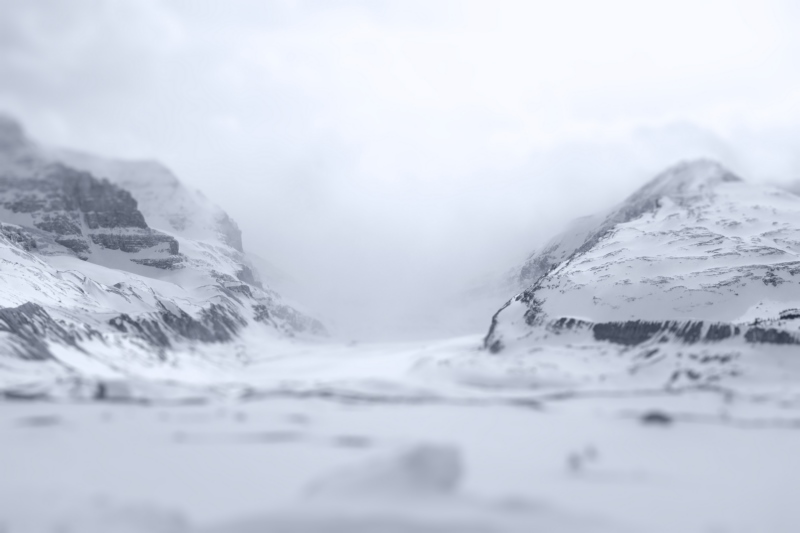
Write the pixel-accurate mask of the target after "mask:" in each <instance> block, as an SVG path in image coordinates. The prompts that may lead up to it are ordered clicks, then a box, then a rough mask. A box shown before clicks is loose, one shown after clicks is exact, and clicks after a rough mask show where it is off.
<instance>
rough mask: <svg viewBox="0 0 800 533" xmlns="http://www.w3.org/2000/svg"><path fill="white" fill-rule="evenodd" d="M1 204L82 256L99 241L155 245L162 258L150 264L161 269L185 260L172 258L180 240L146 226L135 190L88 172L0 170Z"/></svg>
mask: <svg viewBox="0 0 800 533" xmlns="http://www.w3.org/2000/svg"><path fill="white" fill-rule="evenodd" d="M0 207H2V208H4V209H6V210H7V211H8V212H10V215H9V217H8V218H10V219H12V220H13V221H14V222H18V223H19V224H20V225H29V226H32V227H33V228H36V229H38V230H41V231H42V232H45V233H48V234H50V235H52V236H53V237H54V241H55V242H56V243H58V244H60V245H62V246H64V247H66V248H68V249H69V250H71V251H72V252H74V253H75V254H76V255H78V256H79V257H81V258H82V259H87V258H88V257H89V255H90V254H91V250H92V248H93V245H94V246H98V247H100V248H103V249H108V250H119V251H122V252H128V253H136V252H140V251H142V250H145V249H154V250H153V251H154V252H155V253H156V254H157V255H159V256H161V257H155V258H152V259H153V261H152V262H151V263H150V265H151V266H156V267H158V268H174V267H175V266H177V265H178V264H179V263H180V261H179V260H177V259H175V258H173V259H170V256H177V255H178V252H179V250H178V242H177V241H176V240H175V239H174V238H173V237H170V236H169V235H166V234H163V233H160V232H157V231H155V230H152V229H150V228H149V227H148V226H147V223H146V222H145V219H144V216H143V215H142V213H141V212H140V211H139V210H138V208H137V204H136V200H134V199H133V197H132V196H131V195H130V193H128V192H127V191H125V190H124V189H121V188H120V187H118V186H116V185H114V184H112V183H110V182H109V181H107V180H102V179H97V178H95V177H94V176H92V175H91V174H89V173H87V172H81V171H78V170H74V169H72V168H69V167H67V166H64V165H61V164H58V163H53V164H49V165H45V166H44V167H43V168H41V169H38V170H37V171H36V172H35V173H34V175H32V176H19V175H15V174H14V173H13V172H8V173H5V174H0ZM32 238H33V237H32ZM34 241H35V239H34ZM160 245H164V246H162V247H160V248H158V249H157V247H159V246H160Z"/></svg>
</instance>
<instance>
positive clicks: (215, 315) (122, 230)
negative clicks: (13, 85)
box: [0, 118, 324, 360]
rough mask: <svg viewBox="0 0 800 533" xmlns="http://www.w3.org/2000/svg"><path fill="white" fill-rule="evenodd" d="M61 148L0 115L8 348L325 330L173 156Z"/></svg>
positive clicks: (3, 313) (2, 290) (1, 346)
mask: <svg viewBox="0 0 800 533" xmlns="http://www.w3.org/2000/svg"><path fill="white" fill-rule="evenodd" d="M60 153H62V154H63V153H64V152H58V151H55V150H46V149H44V148H41V147H39V146H38V145H36V144H35V143H32V142H31V141H29V140H28V139H27V138H25V135H24V132H23V130H22V128H21V127H20V126H19V125H18V124H16V123H14V122H13V121H11V120H10V119H5V118H3V119H1V120H0V355H8V354H12V355H16V356H17V357H22V358H23V359H33V360H49V359H52V358H53V357H54V355H53V354H55V353H58V352H59V350H62V351H63V350H68V351H70V350H72V351H78V352H81V353H85V352H91V353H95V354H112V356H114V357H116V356H120V355H121V354H134V355H135V356H136V357H143V358H145V359H147V358H149V357H151V356H153V355H156V356H157V358H163V357H166V355H165V354H167V353H169V352H170V351H172V350H177V349H187V350H198V349H200V348H202V345H207V344H209V343H226V342H231V341H234V340H236V339H237V338H240V337H241V336H242V335H244V334H245V333H247V334H248V335H249V334H250V333H253V332H254V333H253V334H259V335H260V334H266V335H268V336H269V335H277V336H278V337H285V336H294V335H297V334H312V335H317V334H321V333H324V328H323V327H322V325H321V324H320V323H319V322H318V321H316V320H314V319H312V318H310V317H307V316H305V315H304V314H303V313H301V312H299V311H297V310H296V309H294V308H293V307H292V306H290V305H287V304H286V303H284V302H283V301H282V299H281V297H280V296H279V295H278V294H277V293H275V292H274V291H272V290H269V289H267V288H265V287H263V285H262V284H261V283H260V282H259V281H258V275H257V273H256V272H254V270H253V268H251V266H250V261H249V259H248V258H247V256H246V255H245V254H244V253H243V251H242V246H241V233H240V232H239V230H238V228H237V227H236V224H235V223H234V222H233V221H232V220H231V219H230V217H228V215H227V214H225V213H224V212H223V211H222V210H221V209H219V208H218V207H216V206H214V205H213V204H211V203H210V202H208V201H207V200H205V199H204V198H203V197H202V195H200V194H199V193H191V192H189V191H188V190H187V189H186V188H184V187H183V185H182V184H181V183H180V182H179V181H178V180H177V178H175V176H174V175H172V174H171V173H170V172H169V171H168V170H166V169H165V168H164V167H162V166H161V165H159V164H157V163H138V162H131V163H128V162H118V161H108V160H103V159H101V158H96V157H93V156H88V155H80V156H75V158H73V159H80V160H81V161H84V162H87V163H86V164H85V165H83V166H82V167H81V168H76V167H75V166H73V165H72V163H71V161H67V162H65V160H67V159H70V157H64V158H62V159H58V158H57V156H58V155H59V154H60ZM90 163H91V164H90ZM101 171H102V172H103V173H104V174H102V175H100V174H99V173H100V172H101ZM127 187H130V188H131V189H132V190H133V191H136V192H135V193H132V192H131V191H130V190H128V188H127ZM148 216H152V217H153V219H154V220H155V221H156V224H157V225H158V226H159V227H158V228H156V229H154V228H153V227H152V225H151V224H150V220H149V218H148ZM161 228H163V230H162V229H161ZM258 332H261V333H258Z"/></svg>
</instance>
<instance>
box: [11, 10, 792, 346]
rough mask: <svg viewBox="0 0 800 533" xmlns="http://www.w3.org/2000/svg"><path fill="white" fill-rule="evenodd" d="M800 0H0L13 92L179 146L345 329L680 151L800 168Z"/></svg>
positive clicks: (109, 135)
mask: <svg viewBox="0 0 800 533" xmlns="http://www.w3.org/2000/svg"><path fill="white" fill-rule="evenodd" d="M797 6H800V3H798V2H794V1H793V0H787V1H779V0H773V1H770V0H753V1H741V0H669V1H653V0H651V1H645V0H604V1H602V2H599V1H595V0H559V1H558V2H555V1H552V0H548V1H541V2H537V1H534V0H520V1H498V0H491V1H490V0H485V1H469V0H453V1H447V0H441V1H436V0H427V1H412V0H395V1H391V2H382V1H378V0H365V1H338V2H337V1H334V0H316V1H289V0H282V1H265V0H257V1H252V2H248V1H224V2H223V1H218V0H209V1H201V0H183V1H179V0H172V1H167V0H165V1H147V0H128V1H101V0H85V1H84V0H72V1H70V2H64V1H61V0H51V1H37V0H25V1H14V0H0V110H3V111H5V112H7V113H10V114H12V115H15V116H16V117H18V118H19V119H20V120H21V121H23V122H24V123H25V125H26V127H27V129H28V131H29V133H30V135H31V136H32V137H34V138H36V139H38V140H39V141H42V142H44V143H48V144H53V145H60V146H65V147H71V148H76V149H81V150H86V151H91V152H96V153H98V154H102V155H107V156H115V157H132V158H155V159H159V160H161V161H163V162H164V163H165V164H167V165H168V166H169V167H170V168H172V169H173V170H174V171H175V172H176V173H177V174H178V176H179V177H180V178H181V179H182V180H183V181H184V182H186V183H187V184H189V185H190V186H192V187H195V188H199V189H200V190H202V191H203V192H204V193H205V194H206V195H207V196H209V197H210V198H212V199H213V200H215V201H216V202H218V203H219V204H220V205H221V206H222V207H224V208H225V209H226V210H227V211H228V212H229V213H231V214H232V215H233V217H234V218H235V219H236V220H237V221H238V222H239V224H240V226H241V227H242V229H243V231H244V240H245V247H246V248H247V249H248V250H250V251H253V252H256V253H258V254H259V255H261V256H263V257H265V258H267V259H268V260H270V261H271V262H272V263H273V264H275V265H276V266H278V267H280V268H281V269H283V270H284V271H286V272H288V273H289V274H290V275H292V277H294V278H295V279H296V280H297V281H298V282H299V283H300V284H302V286H303V287H304V288H305V292H306V293H307V294H310V295H312V296H311V298H310V299H312V300H315V301H313V302H308V303H310V304H311V305H312V306H313V305H316V306H318V307H319V309H320V312H321V313H323V314H324V315H327V316H328V317H332V318H333V320H334V321H335V322H336V323H337V324H338V325H339V326H340V328H341V329H342V330H343V331H344V332H345V333H346V334H348V335H351V336H361V337H370V336H371V337H380V336H383V337H387V338H388V337H393V338H401V337H407V336H410V335H413V334H415V333H414V332H411V329H412V326H415V325H419V324H418V322H420V321H423V322H424V321H428V320H431V321H433V320H434V319H435V317H437V316H439V315H440V314H441V312H442V310H443V309H444V308H445V307H446V306H444V304H443V302H444V301H445V299H446V298H447V297H448V296H449V295H451V294H453V293H456V292H458V291H459V290H461V288H462V287H466V286H468V285H469V284H470V283H472V282H473V280H477V279H480V277H481V276H482V275H484V274H485V273H487V272H492V271H494V270H503V269H505V268H507V267H510V266H512V265H514V264H515V263H516V262H518V261H519V260H521V259H522V258H524V256H526V255H527V254H528V253H529V252H530V251H532V249H534V248H535V247H536V245H538V244H540V243H541V242H542V240H543V239H545V238H546V237H547V236H548V235H550V234H552V233H554V232H556V231H558V229H559V228H560V227H561V226H562V225H563V224H564V223H565V222H567V221H568V220H570V219H571V218H574V217H576V216H579V215H582V214H587V213H591V212H593V211H597V210H599V209H602V208H604V207H607V206H608V205H611V204H613V203H614V202H617V201H619V200H621V199H622V198H623V197H625V196H626V195H627V194H629V193H630V192H631V191H632V190H633V189H635V188H636V187H637V186H639V185H640V184H641V183H642V182H644V181H645V180H646V179H648V178H649V177H651V176H652V175H653V174H655V173H656V172H657V171H659V170H661V169H662V168H663V167H665V166H667V165H669V164H671V163H673V162H675V161H677V160H679V159H685V158H691V157H697V156H710V157H715V158H717V159H719V160H721V161H722V162H723V163H725V164H727V165H728V166H730V167H731V168H732V169H733V170H734V171H736V172H738V173H740V174H741V175H742V176H743V177H745V178H746V179H751V180H762V181H763V180H766V181H770V180H771V181H775V180H778V181H788V180H794V179H797V178H800V150H798V144H799V143H798V140H800V136H799V135H800V127H799V126H798V125H799V124H800V121H799V119H800V68H798V66H799V65H798V61H800V59H798V58H800V7H797ZM429 317H433V318H429ZM488 320H489V317H488V316H487V320H486V323H487V325H488ZM429 329H435V328H433V327H432V328H429ZM429 333H430V332H424V334H429ZM419 334H423V333H419Z"/></svg>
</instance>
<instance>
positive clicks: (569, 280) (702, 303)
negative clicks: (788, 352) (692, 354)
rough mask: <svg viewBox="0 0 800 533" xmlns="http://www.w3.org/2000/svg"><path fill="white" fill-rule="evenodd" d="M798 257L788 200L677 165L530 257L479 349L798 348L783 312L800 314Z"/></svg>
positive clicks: (723, 175)
mask: <svg viewBox="0 0 800 533" xmlns="http://www.w3.org/2000/svg"><path fill="white" fill-rule="evenodd" d="M799 254H800V197H798V196H796V195H794V194H791V193H789V192H785V191H781V190H778V189H775V188H772V187H767V186H760V185H754V184H749V183H746V182H744V181H742V180H741V179H739V178H738V177H736V176H734V175H733V174H732V173H730V172H729V171H727V170H726V169H724V168H723V167H722V166H720V165H718V164H716V163H713V162H710V161H696V162H691V163H682V164H679V165H677V166H675V167H672V168H670V169H668V170H667V171H665V172H664V173H662V174H660V175H659V176H657V177H656V178H655V179H654V180H652V181H651V182H649V183H648V184H646V185H645V186H644V187H642V188H641V189H640V190H638V191H637V192H636V193H634V194H633V195H631V196H630V197H629V198H628V199H627V200H625V201H624V202H623V203H622V204H620V205H619V206H617V207H615V208H614V209H612V210H611V211H609V212H608V213H607V214H604V215H601V216H596V217H589V218H586V219H582V220H581V221H579V222H578V223H577V224H576V225H574V226H573V227H572V228H570V230H568V232H566V233H565V234H563V235H562V236H560V237H558V238H556V239H555V240H554V241H552V242H551V243H550V244H549V245H548V246H547V247H545V249H543V251H542V252H540V253H539V254H536V255H534V256H532V258H531V260H529V261H528V262H527V263H526V265H525V267H523V272H525V273H526V275H527V276H528V277H527V278H526V279H527V280H528V281H529V282H530V286H529V287H528V288H527V289H526V290H525V291H524V292H523V293H521V294H519V295H518V296H516V297H515V298H513V299H512V300H511V301H510V302H509V303H508V304H506V306H505V307H504V308H503V309H501V310H500V311H499V312H498V313H497V314H496V315H495V317H494V320H493V323H492V326H491V329H490V331H489V334H488V335H487V337H486V346H487V347H489V348H490V349H491V350H493V351H500V350H502V349H503V348H505V347H507V346H510V345H514V344H516V343H519V342H522V343H523V344H524V343H530V342H536V340H537V339H539V340H542V339H545V338H552V337H553V336H554V335H559V334H560V333H563V332H564V331H565V330H570V331H574V330H581V331H583V332H584V334H586V335H589V336H591V337H593V338H594V340H600V341H610V342H614V343H619V344H621V345H638V344H640V343H644V342H646V341H655V340H658V341H668V340H676V341H678V342H683V343H691V342H706V341H707V342H717V341H720V340H724V339H728V338H735V337H737V336H739V337H742V339H744V340H746V341H749V342H770V341H771V340H772V341H775V342H791V343H795V342H797V343H800V336H797V335H796V333H795V332H796V331H797V330H798V326H800V324H798V325H795V322H798V323H800V321H794V320H793V319H792V318H791V317H793V315H792V313H791V312H789V311H787V310H790V309H793V308H797V307H800V283H798V281H800V277H798V276H799V275H800V257H798V255H799ZM526 269H527V270H526ZM787 317H788V318H787ZM754 322H756V323H755V324H754ZM686 328H688V329H686ZM719 328H722V329H719ZM753 328H757V329H758V330H759V331H760V330H764V331H761V332H759V331H757V330H754V329H753ZM765 328H766V329H765ZM768 330H769V331H768ZM765 331H766V332H765Z"/></svg>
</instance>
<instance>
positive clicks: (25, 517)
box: [0, 338, 800, 533]
mask: <svg viewBox="0 0 800 533" xmlns="http://www.w3.org/2000/svg"><path fill="white" fill-rule="evenodd" d="M478 343H479V339H478V338H464V339H458V340H452V341H448V342H444V343H438V344H427V345H421V344H420V345H414V344H406V345H400V346H339V347H335V346H326V345H316V346H314V345H310V344H300V343H296V344H292V343H287V344H285V345H283V346H282V348H280V349H279V347H278V346H272V348H271V350H272V355H270V356H269V357H263V358H261V359H255V360H250V361H246V362H242V361H239V362H237V363H236V364H232V363H230V362H228V363H227V364H223V363H222V362H220V361H222V359H221V357H222V356H221V354H220V360H214V359H213V358H210V359H208V360H206V365H205V366H203V365H199V364H196V365H195V366H193V367H191V369H192V370H191V371H190V366H189V363H188V362H186V361H182V360H181V359H180V358H176V361H174V362H173V363H174V364H173V365H171V366H172V368H173V370H172V373H170V371H169V370H168V369H165V368H160V369H158V371H156V370H155V369H153V370H150V373H149V374H148V373H147V372H145V371H143V370H141V369H139V368H138V367H136V366H135V365H131V366H129V367H124V366H123V367H119V366H118V367H117V368H116V370H115V372H116V374H113V375H111V374H108V372H109V370H108V369H107V368H100V367H97V366H93V367H90V366H88V365H84V366H80V367H79V369H80V372H78V371H77V370H76V367H72V369H71V371H70V372H69V373H68V372H66V371H64V372H65V373H63V374H55V373H54V374H49V375H48V374H45V375H44V376H40V378H42V379H39V380H38V381H37V380H35V379H33V378H32V376H31V375H29V374H25V373H24V372H22V370H20V369H17V370H18V372H17V374H16V375H17V378H19V379H18V380H17V381H15V382H13V383H11V382H6V383H5V385H4V387H3V389H4V390H5V392H6V394H7V400H6V401H3V402H0V472H2V475H0V531H4V532H15V533H16V532H34V531H35V532H39V531H76V532H77V531H80V532H101V531H102V532H113V531H125V532H144V531H147V532H174V531H191V532H194V531H208V532H211V531H213V532H223V531H225V532H256V531H258V532H318V531H321V532H332V531H336V532H348V533H350V532H381V531H385V532H407V531H410V532H421V531H424V532H444V531H447V532H472V531H480V532H484V531H492V532H494V531H503V532H506V531H510V532H532V531H547V532H573V531H575V532H578V531H581V532H582V531H648V532H649V531H654V532H695V531H696V532H723V531H724V532H745V531H747V532H750V531H752V532H762V531H770V532H780V531H786V532H789V531H792V532H793V531H798V530H799V528H800V513H799V512H798V511H797V509H796V505H795V495H796V494H797V493H798V492H797V491H798V489H800V464H799V463H797V462H796V461H793V460H792V457H793V454H794V452H795V450H797V449H800V431H798V429H800V396H798V395H796V394H795V393H794V392H793V391H792V390H791V389H787V388H786V387H779V386H772V387H768V386H766V385H765V384H764V382H763V379H766V378H764V377H763V376H764V375H767V376H768V375H769V374H768V373H767V374H763V373H762V374H759V376H761V379H762V381H758V380H756V381H754V382H753V383H751V385H753V384H756V385H758V387H755V388H754V387H753V386H750V387H747V386H745V385H746V383H744V382H743V381H742V380H745V379H746V378H747V377H748V376H749V375H751V374H752V373H744V374H743V377H742V378H740V382H736V381H730V382H729V385H730V386H727V387H718V388H702V387H683V388H678V387H674V386H673V387H664V386H663V383H662V382H660V381H658V380H651V381H650V382H648V381H647V380H641V379H639V378H637V381H636V383H638V385H637V386H635V387H634V386H631V385H630V384H627V385H626V382H625V381H624V380H622V379H615V378H614V376H616V375H617V374H619V375H620V376H622V375H627V372H623V371H622V368H623V367H624V364H623V362H622V361H624V356H622V355H620V356H615V357H616V358H612V357H611V356H609V355H606V356H602V355H598V354H593V355H592V356H590V355H589V354H587V355H586V356H584V357H581V356H579V355H575V354H578V353H579V351H576V350H573V355H572V357H571V358H570V357H567V356H566V355H565V354H564V353H559V352H556V351H554V352H553V353H552V354H548V353H546V350H545V351H544V352H543V353H538V354H526V355H525V357H522V356H520V357H519V358H517V359H515V358H514V357H512V356H506V357H498V356H490V355H488V354H487V352H478V351H476V350H475V348H474V347H475V346H477V345H478ZM790 356H791V354H789V353H788V352H786V353H784V352H780V351H777V352H774V353H771V354H766V355H764V357H765V358H768V357H771V358H772V360H773V362H772V363H771V364H772V365H773V366H775V365H777V363H775V361H778V362H782V363H788V362H790ZM187 358H188V356H187ZM187 361H188V359H187ZM588 361H594V362H593V363H592V365H594V366H591V365H590V366H587V365H588V363H587V362H588ZM598 361H600V362H598ZM602 361H605V363H602ZM74 363H76V364H83V363H78V362H74ZM61 364H63V365H66V363H63V362H62V363H61ZM98 364H99V363H98ZM603 364H605V365H606V366H605V367H603ZM660 364H667V362H663V361H662V362H661V363H660ZM559 365H561V366H560V367H559ZM169 366H170V365H167V368H168V367H169ZM654 366H655V367H658V364H655V365H654ZM784 366H785V365H784ZM64 368H66V366H64ZM786 368H789V369H791V365H790V366H789V367H786ZM650 371H651V372H655V373H656V374H658V372H656V371H655V370H653V369H651V370H650ZM159 372H160V374H159ZM665 372H666V371H665ZM603 373H605V374H606V375H608V376H610V377H609V380H610V381H609V380H607V381H609V382H607V383H605V384H604V385H603V386H599V385H598V383H597V382H596V381H592V380H589V379H588V378H586V377H584V376H596V375H598V374H603ZM5 375H6V377H8V376H10V375H13V374H12V373H11V372H5ZM23 375H27V378H26V380H22V379H21V377H22V376H23ZM556 375H557V376H560V379H555V378H554V376H556ZM99 383H103V387H104V391H105V393H104V394H105V400H106V401H99V402H98V401H85V400H81V399H80V398H81V397H82V396H81V395H80V394H76V393H75V392H76V391H78V392H80V391H82V390H84V389H85V391H84V392H85V395H84V397H85V398H90V397H92V394H95V393H96V387H97V385H98V384H99ZM726 383H728V382H726ZM37 387H38V389H37ZM81 387H83V389H81ZM35 390H39V392H42V391H43V390H50V391H51V392H52V391H56V392H58V391H60V394H62V396H60V397H59V396H58V394H55V393H54V394H53V395H51V396H50V399H49V400H47V401H24V400H20V399H19V398H22V397H26V392H27V393H31V392H32V391H35ZM765 391H766V392H765ZM67 392H70V394H67ZM27 396H28V397H31V396H32V395H31V394H27ZM33 396H35V395H33ZM59 398H61V401H53V400H54V399H59ZM110 400H113V401H110Z"/></svg>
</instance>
